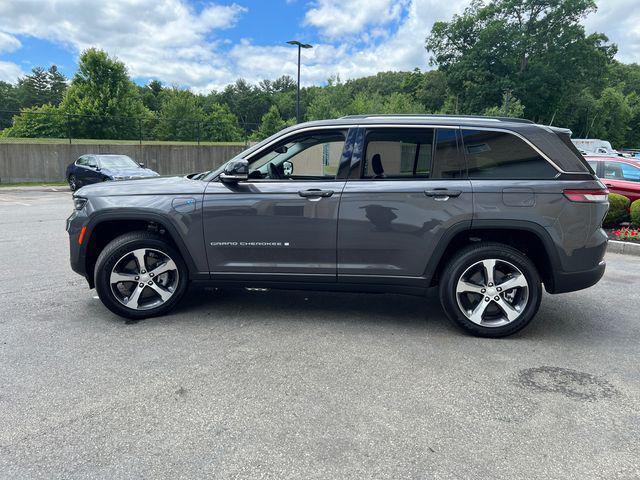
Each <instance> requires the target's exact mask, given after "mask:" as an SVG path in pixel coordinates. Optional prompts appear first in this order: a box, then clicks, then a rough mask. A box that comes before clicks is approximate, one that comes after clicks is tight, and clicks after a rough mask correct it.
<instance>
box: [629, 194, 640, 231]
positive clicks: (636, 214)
mask: <svg viewBox="0 0 640 480" xmlns="http://www.w3.org/2000/svg"><path fill="white" fill-rule="evenodd" d="M629 213H630V214H631V226H633V227H635V228H640V200H636V201H635V202H633V203H632V204H631V207H630V208H629Z"/></svg>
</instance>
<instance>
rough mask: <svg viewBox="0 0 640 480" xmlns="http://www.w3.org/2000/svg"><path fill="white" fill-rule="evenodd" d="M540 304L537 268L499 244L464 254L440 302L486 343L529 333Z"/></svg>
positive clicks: (448, 271)
mask: <svg viewBox="0 0 640 480" xmlns="http://www.w3.org/2000/svg"><path fill="white" fill-rule="evenodd" d="M541 299H542V287H541V282H540V276H539V275H538V271H537V270H536V267H535V265H534V264H533V262H532V261H531V260H530V259H529V258H528V257H526V256H525V255H524V254H523V253H521V252H520V251H518V250H516V249H514V248H512V247H510V246H508V245H502V244H497V243H478V244H476V245H471V246H469V247H467V248H465V249H463V250H462V251H460V252H459V253H458V254H457V255H456V256H455V257H453V258H452V259H451V261H450V262H449V264H448V265H447V266H446V268H445V270H444V272H443V275H442V281H441V282H440V302H441V303H442V307H443V308H444V310H445V313H446V314H447V316H448V317H449V318H450V319H451V320H452V321H453V322H454V323H455V324H456V325H458V326H460V327H462V328H463V329H464V330H466V331H467V332H469V333H472V334H474V335H479V336H483V337H503V336H506V335H511V334H512V333H515V332H517V331H518V330H520V329H522V328H524V327H525V326H526V325H527V324H528V323H529V322H530V321H531V320H532V319H533V317H534V316H535V314H536V312H537V311H538V308H539V307H540V301H541Z"/></svg>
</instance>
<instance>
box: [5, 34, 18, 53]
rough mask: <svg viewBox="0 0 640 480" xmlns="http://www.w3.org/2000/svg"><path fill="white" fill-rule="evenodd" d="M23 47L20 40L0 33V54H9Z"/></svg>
mask: <svg viewBox="0 0 640 480" xmlns="http://www.w3.org/2000/svg"><path fill="white" fill-rule="evenodd" d="M21 46H22V44H21V43H20V40H18V39H17V38H16V37H14V36H12V35H9V34H7V33H4V32H0V53H9V52H13V51H14V50H17V49H19V48H20V47H21Z"/></svg>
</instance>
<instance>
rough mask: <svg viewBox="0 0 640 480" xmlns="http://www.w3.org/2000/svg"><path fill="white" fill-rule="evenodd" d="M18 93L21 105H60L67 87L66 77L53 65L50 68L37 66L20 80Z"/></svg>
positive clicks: (27, 106)
mask: <svg viewBox="0 0 640 480" xmlns="http://www.w3.org/2000/svg"><path fill="white" fill-rule="evenodd" d="M16 88H17V93H18V97H19V99H20V106H21V107H23V108H25V107H26V108H29V107H34V106H40V105H45V104H47V103H49V104H51V105H59V104H60V102H61V101H62V97H63V95H64V92H65V90H66V88H67V79H66V77H65V76H64V75H63V74H61V73H60V72H59V71H58V67H56V66H55V65H52V66H51V67H50V68H49V69H48V70H45V69H43V68H42V67H35V68H33V69H32V70H31V73H30V74H29V75H25V76H24V77H22V78H20V79H19V80H18V85H17V87H16Z"/></svg>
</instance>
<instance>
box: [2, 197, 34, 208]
mask: <svg viewBox="0 0 640 480" xmlns="http://www.w3.org/2000/svg"><path fill="white" fill-rule="evenodd" d="M0 201H2V202H6V203H12V204H15V205H22V206H23V207H30V206H31V204H30V203H23V202H18V201H17V200H15V199H12V198H10V199H9V200H8V199H7V198H6V197H5V198H2V197H0Z"/></svg>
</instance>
